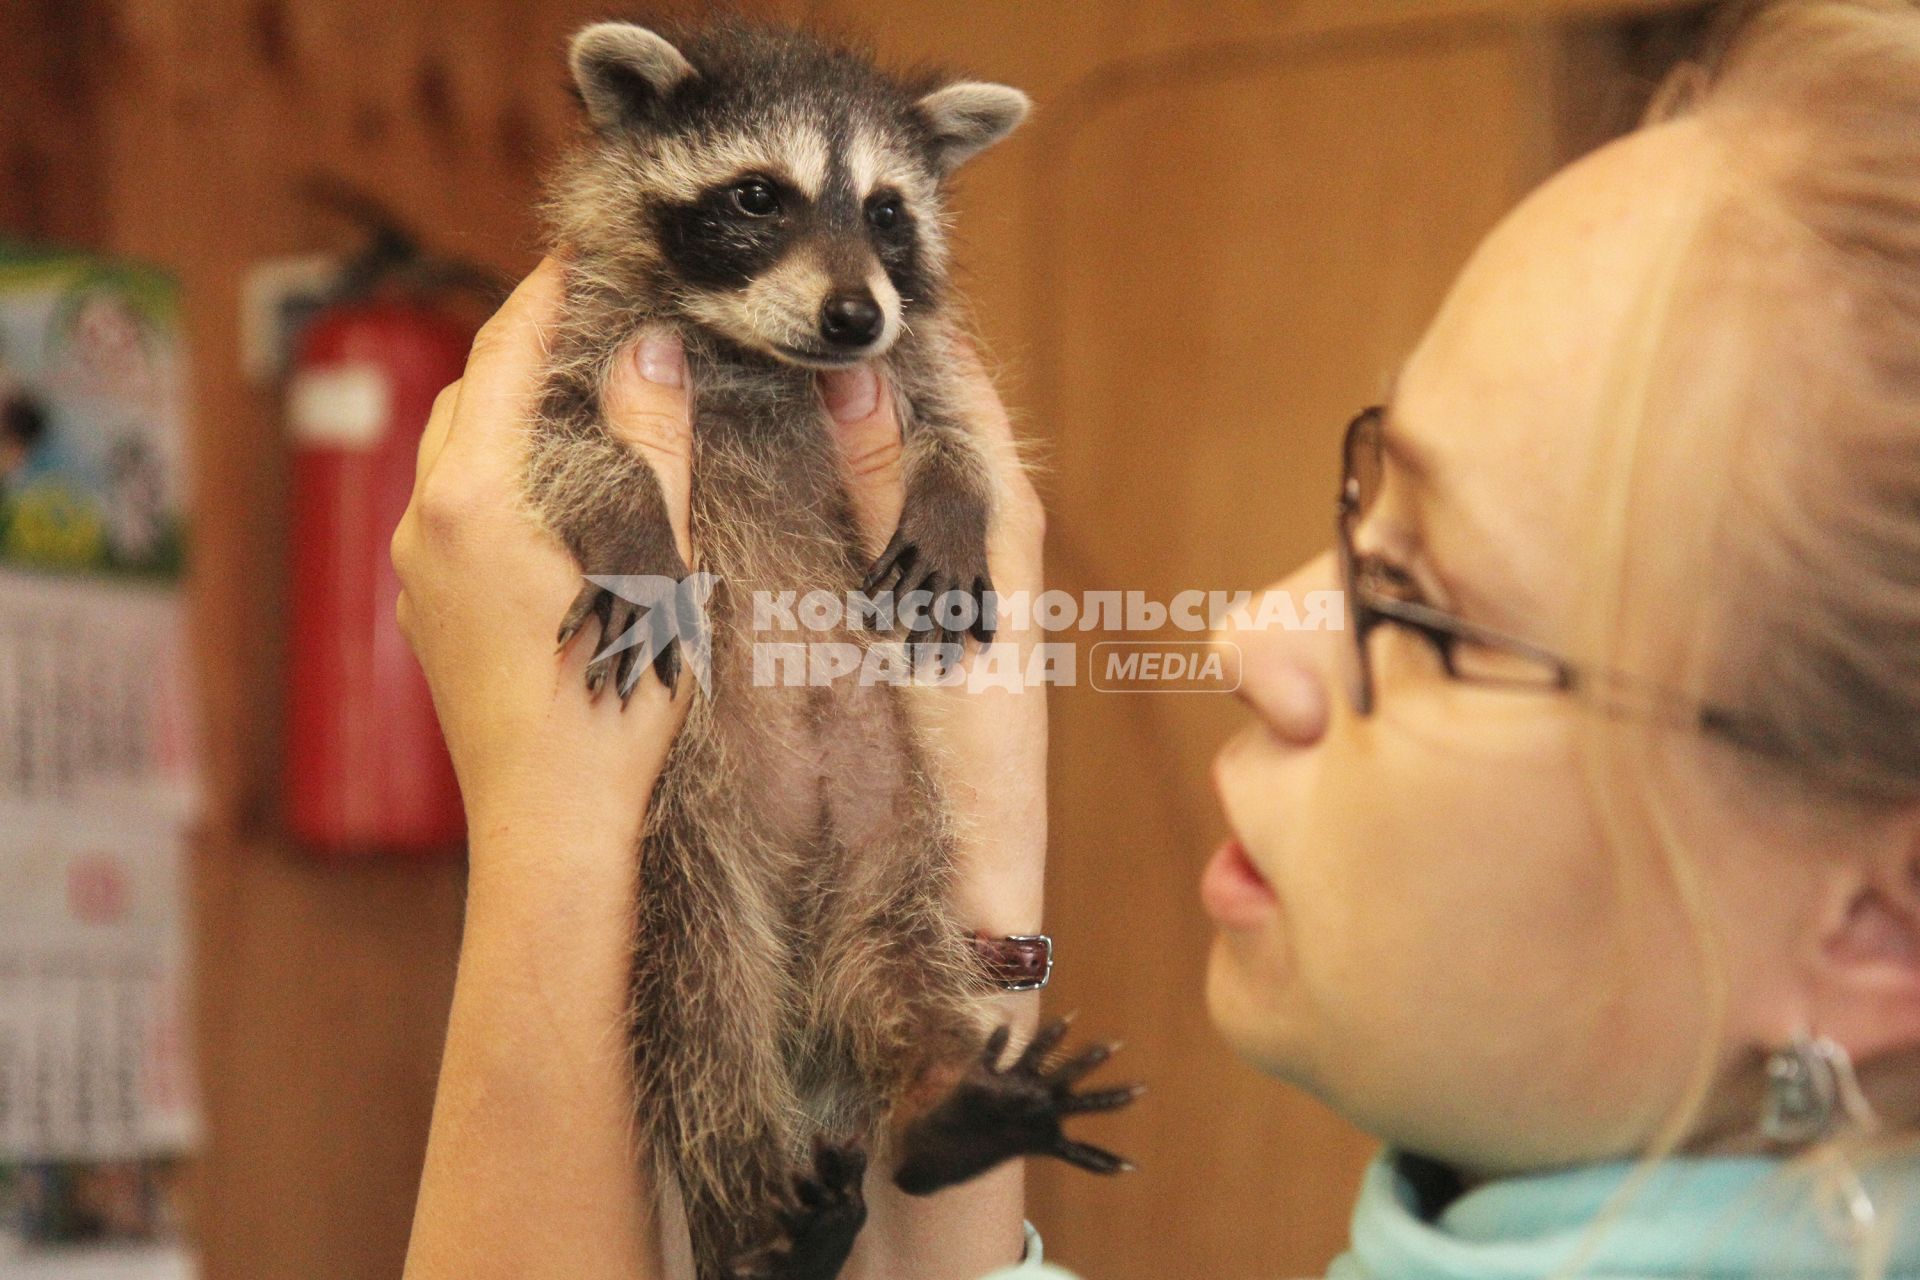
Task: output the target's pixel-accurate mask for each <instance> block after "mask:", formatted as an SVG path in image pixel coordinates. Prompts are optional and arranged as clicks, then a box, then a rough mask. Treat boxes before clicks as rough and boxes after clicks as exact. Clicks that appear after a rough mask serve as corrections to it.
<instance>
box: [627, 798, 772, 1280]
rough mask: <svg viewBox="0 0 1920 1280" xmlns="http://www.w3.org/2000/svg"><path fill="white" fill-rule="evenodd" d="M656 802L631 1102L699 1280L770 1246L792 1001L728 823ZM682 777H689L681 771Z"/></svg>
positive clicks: (644, 894) (760, 893)
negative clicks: (675, 1203)
mask: <svg viewBox="0 0 1920 1280" xmlns="http://www.w3.org/2000/svg"><path fill="white" fill-rule="evenodd" d="M677 763H679V762H670V763H669V766H668V770H669V772H668V775H667V777H666V778H664V779H663V786H662V787H661V789H660V791H659V792H658V793H657V794H656V797H655V802H654V805H653V807H652V810H651V811H650V814H649V828H650V829H649V832H648V836H647V840H646V846H645V848H644V849H643V851H642V857H641V880H642V885H641V892H640V906H639V915H638V920H637V922H636V927H635V948H636V949H635V957H634V982H633V1006H632V1022H633V1060H634V1084H635V1093H634V1104H635V1117H636V1121H637V1128H638V1133H639V1136H640V1138H641V1140H642V1141H643V1142H644V1143H645V1144H646V1149H647V1151H648V1152H649V1155H650V1158H651V1162H652V1165H653V1168H654V1173H655V1176H656V1178H657V1179H659V1185H662V1186H665V1185H668V1184H669V1183H671V1184H672V1185H676V1186H678V1188H679V1190H680V1194H681V1199H682V1202H683V1205H684V1207H685V1210H686V1217H687V1225H688V1229H689V1233H690V1235H691V1239H692V1246H693V1256H694V1262H695V1265H696V1267H697V1270H698V1273H699V1276H700V1280H721V1277H723V1276H725V1274H726V1272H727V1268H728V1266H729V1264H730V1263H732V1262H733V1261H734V1260H735V1259H736V1258H737V1257H738V1256H739V1255H740V1254H741V1253H743V1252H745V1251H746V1250H748V1249H750V1248H753V1247H756V1246H758V1245H761V1244H764V1243H765V1237H766V1235H767V1233H768V1232H769V1230H770V1229H771V1227H770V1223H771V1216H770V1214H771V1209H772V1207H773V1205H774V1203H775V1201H776V1198H777V1197H778V1196H779V1195H780V1193H781V1192H783V1191H784V1190H785V1189H786V1188H787V1186H788V1185H789V1183H790V1179H791V1177H792V1173H793V1170H794V1168H795V1167H796V1164H797V1162H798V1160H799V1158H800V1154H801V1152H802V1151H803V1150H804V1148H805V1143H806V1135H804V1134H803V1133H801V1132H799V1131H798V1130H799V1127H800V1126H799V1108H798V1107H797V1105H796V1102H795V1098H794V1091H793V1086H792V1083H791V1080H790V1078H789V1071H788V1068H787V1050H788V1047H789V1045H790V1042H791V1036H792V1032H791V1027H792V1026H793V1023H794V1020H795V1017H796V1015H797V1012H798V1006H799V999H798V996H797V995H796V993H795V991H794V987H793V979H792V975H791V973H790V970H789V966H788V962H787V960H786V956H787V954H788V948H787V945H786V943H785V940H784V938H783V936H782V932H781V924H780V916H779V914H778V911H779V909H778V906H777V903H776V902H775V900H774V895H773V893H772V892H771V891H770V886H768V885H766V884H764V883H758V882H756V879H755V878H754V877H753V876H751V875H750V874H749V873H748V870H747V868H748V867H749V866H750V865H751V862H750V860H746V859H742V858H741V857H740V854H741V853H742V852H743V850H739V849H734V850H724V851H723V850H721V849H719V848H716V847H715V841H716V840H717V839H722V838H724V837H723V835H721V834H720V833H723V832H724V831H725V830H726V827H725V826H724V824H716V823H714V822H712V821H711V820H705V821H699V820H696V818H695V815H693V814H692V813H690V812H688V810H687V808H686V807H685V805H684V801H685V799H686V797H684V796H680V795H676V794H675V793H674V792H675V787H674V785H673V782H674V772H675V765H676V764H677ZM682 776H684V775H682Z"/></svg>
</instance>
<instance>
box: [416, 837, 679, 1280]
mask: <svg viewBox="0 0 1920 1280" xmlns="http://www.w3.org/2000/svg"><path fill="white" fill-rule="evenodd" d="M558 808H560V806H551V805H548V804H545V803H543V802H541V801H538V800H536V801H534V802H533V803H530V804H525V805H519V806H507V811H509V812H511V813H512V814H513V816H512V817H511V818H508V819H500V820H485V819H481V820H478V821H476V822H475V827H474V830H473V832H472V835H471V840H472V861H473V872H472V878H471V880H470V882H469V886H468V895H467V919H466V929H465V934H464V938H463V941H462V945H461V955H460V970H459V976H458V979H457V981H456V983H455V986H454V997H453V1008H452V1014H451V1017H450V1019H449V1022H448V1027H447V1042H446V1051H445V1054H444V1057H443V1059H442V1062H441V1066H440V1084H439V1090H438V1093H437V1094H436V1096H435V1099H434V1109H433V1125H432V1130H431V1135H430V1137H429V1140H428V1145H427V1160H426V1168H425V1171H424V1173H423V1175H422V1178H421V1184H420V1198H419V1202H418V1205H417V1207H416V1210H415V1216H414V1226H413V1237H412V1240H411V1243H410V1245H409V1247H408V1251H407V1266H406V1280H454V1278H456V1277H457V1278H458V1280H490V1278H491V1277H501V1278H502V1280H505V1278H506V1277H512V1278H513V1280H545V1278H546V1277H554V1280H561V1278H564V1280H598V1278H599V1277H607V1278H608V1280H614V1278H616V1277H617V1278H618V1280H656V1278H657V1277H659V1276H661V1274H662V1269H661V1262H660V1254H659V1247H658V1232H657V1227H656V1224H655V1222H654V1220H653V1212H652V1206H653V1203H654V1196H653V1195H652V1192H651V1188H650V1187H649V1186H648V1183H647V1179H646V1177H645V1175H644V1173H643V1162H642V1161H641V1160H640V1158H639V1153H638V1152H636V1151H635V1150H634V1148H633V1138H632V1132H633V1131H632V1123H631V1118H632V1110H631V1097H632V1094H631V1087H630V1084H629V1081H630V1078H631V1076H630V1071H629V1068H628V1059H627V1033H626V1017H625V1014H626V1007H627V978H628V974H629V971H630V953H631V946H632V912H633V903H634V894H635V875H634V872H635V858H634V850H635V838H636V835H637V827H636V824H635V823H634V821H633V817H632V811H631V809H629V810H628V811H627V814H626V815H625V816H624V818H623V817H622V815H620V814H619V812H618V809H617V808H614V807H611V806H610V809H609V812H606V813H590V812H583V811H581V810H580V809H579V808H578V807H577V806H576V807H571V808H566V809H565V811H560V812H557V811H553V810H555V809H558Z"/></svg>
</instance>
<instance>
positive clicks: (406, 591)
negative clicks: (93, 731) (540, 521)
mask: <svg viewBox="0 0 1920 1280" xmlns="http://www.w3.org/2000/svg"><path fill="white" fill-rule="evenodd" d="M559 299H560V272H559V269H558V267H557V266H556V265H555V264H554V263H552V262H547V263H543V264H542V265H541V267H540V268H539V269H538V270H536V271H535V272H534V273H533V275H531V276H530V277H528V279H527V280H526V281H525V282H524V283H523V284H522V285H521V286H520V288H519V289H518V290H516V291H515V293H514V295H513V297H512V298H510V299H509V300H508V302H507V303H506V305H505V306H504V307H502V308H501V310H500V313H499V314H498V315H497V316H495V317H494V319H493V320H492V321H491V322H490V323H489V324H488V325H487V327H486V328H485V329H484V330H483V331H482V333H481V335H480V337H479V339H478V340H477V341H476V342H475V344H474V350H473V355H472V358H471V359H470V361H469V363H468V366H467V372H466V376H465V377H464V378H462V379H461V381H460V382H458V383H455V384H454V385H453V386H451V387H449V388H447V390H446V391H445V392H444V393H442V395H441V397H440V399H439V401H438V402H437V403H436V405H435V407H434V412H433V416H432V419H431V421H430V423H429V425H428V428H427V432H426V435H425V437H424V438H423V439H422V441H421V448H420V464H419V469H418V471H417V473H416V476H415V488H414V495H413V501H412V503H411V505H410V506H409V507H408V510H407V513H406V516H405V518H404V519H403V520H402V522H401V524H400V527H399V529H398V530H396V532H395V534H394V539H393V557H394V564H395V566H396V568H397V569H398V571H399V574H400V580H401V583H402V586H403V593H402V596H401V600H400V620H401V626H402V629H403V630H404V631H405V632H406V635H407V638H408V640H409V642H410V643H411V644H412V645H413V647H414V650H415V652H416V653H417V654H418V655H419V657H420V661H421V665H422V667H423V668H424V669H425V671H426V673H427V678H428V681H429V683H430V684H431V686H432V689H433V696H434V706H435V709H436V710H437V711H438V713H439V716H440V722H441V727H442V729H443V731H444V733H445V735H446V739H447V746H448V749H449V751H450V752H451V753H452V756H453V762H454V768H455V770H456V771H457V773H458V774H459V777H460V788H461V794H462V796H463V798H464V800H465V803H466V808H467V821H468V827H469V832H470V837H469V838H470V861H471V872H470V879H469V883H468V892H467V917H466V928H465V933H464V937H463V940H462V944H461V954H460V969H459V976H458V979H457V981H456V983H455V986H454V998H453V1009H452V1014H451V1018H450V1020H449V1023H448V1028H447V1043H446V1051H445V1054H444V1057H443V1059H442V1061H441V1068H440V1084H439V1091H438V1093H437V1095H436V1097H435V1100H434V1112H433V1125H432V1130H431V1133H430V1136H429V1139H428V1145H427V1161H426V1169H425V1172H424V1174H423V1176H422V1178H421V1184H420V1197H419V1202H418V1205H417V1207H416V1209H415V1215H414V1229H413V1237H412V1241H411V1243H410V1246H409V1248H408V1252H407V1266H406V1276H407V1278H408V1280H442V1278H443V1277H446V1278H453V1277H458V1278H459V1280H487V1278H488V1277H495V1276H497V1277H502V1280H504V1278H506V1277H513V1280H540V1278H541V1277H548V1276H551V1277H554V1278H555V1280H560V1278H561V1277H564V1278H565V1280H583V1278H589V1277H599V1276H606V1277H620V1280H654V1278H656V1277H659V1276H660V1275H661V1274H662V1272H661V1267H660V1262H659V1251H658V1240H657V1238H656V1229H655V1224H654V1223H653V1221H652V1217H651V1214H650V1212H649V1209H650V1206H651V1204H652V1202H653V1196H652V1194H651V1189H650V1188H649V1187H648V1186H647V1184H646V1179H645V1177H644V1175H643V1174H642V1173H641V1168H642V1164H641V1162H640V1160H639V1159H638V1158H637V1157H636V1155H635V1153H634V1151H633V1148H632V1142H631V1123H630V1116H631V1101H630V1100H631V1088H630V1085H629V1083H628V1082H629V1078H630V1076H629V1072H628V1068H627V1046H626V1030H625V1028H626V1018H625V1014H626V1007H627V979H628V974H629V972H630V959H631V948H632V912H633V903H634V894H635V868H636V863H635V850H636V848H637V842H638V836H639V831H640V823H641V819H642V816H643V813H644V806H645V801H646V797H647V795H648V793H649V791H650V790H651V788H652V786H653V781H654V778H655V777H656V776H657V775H658V772H659V769H660V766H661V763H662V762H663V761H664V760H665V758H666V752H667V748H668V746H669V745H670V743H671V741H672V738H673V734H674V731H675V730H676V729H677V727H678V725H679V721H680V716H681V715H682V714H683V712H684V710H685V707H686V703H687V700H688V699H687V697H686V695H685V694H684V693H683V694H682V695H681V696H680V697H679V698H677V699H669V698H668V697H667V695H666V692H665V691H664V690H662V689H661V688H660V687H659V686H658V684H657V682H655V681H652V680H647V681H643V682H642V684H641V686H640V688H639V689H638V690H637V691H636V692H635V694H634V697H633V700H632V702H631V704H630V705H628V706H627V708H626V709H625V711H624V712H623V711H622V710H621V708H620V703H619V700H618V699H617V698H613V697H610V696H609V697H603V698H601V699H600V700H599V701H598V702H597V703H595V702H590V701H589V700H588V698H587V695H586V692H585V688H584V683H583V671H584V668H585V664H586V660H587V658H588V656H590V655H589V650H590V649H591V648H592V647H593V644H594V642H595V641H596V640H597V637H595V636H592V635H588V636H585V637H583V638H582V639H581V640H580V641H579V642H577V643H575V644H574V645H573V646H571V648H570V649H569V651H568V652H567V653H566V654H565V655H564V657H556V655H555V652H554V628H555V626H556V625H557V622H558V620H559V619H560V618H561V617H562V616H563V615H564V614H565V612H566V609H567V606H568V604H569V603H570V602H571V601H572V599H573V595H574V592H575V590H576V588H577V586H578V582H579V574H578V570H577V569H576V568H575V566H574V565H573V564H572V562H571V561H570V560H569V558H568V557H567V555H566V553H565V552H564V551H563V550H562V549H561V548H560V547H559V546H558V545H557V544H556V543H555V542H554V540H553V539H552V538H551V537H549V536H548V535H546V534H545V533H544V532H543V531H542V530H541V529H540V528H539V527H538V525H537V524H536V523H535V522H534V520H533V519H532V517H531V516H530V515H528V514H527V513H526V511H525V506H524V503H523V502H522V500H521V496H520V495H521V490H520V485H521V468H522V466H523V463H524V457H525V440H526V429H527V428H526V424H527V422H528V421H529V418H530V414H531V407H532V403H533V397H534V395H535V392H536V388H537V385H538V380H539V376H540V369H541V366H542V363H543V361H544V359H545V349H544V345H543V343H542V332H543V330H544V329H545V327H546V326H547V325H548V324H549V323H550V322H551V320H552V318H553V316H554V315H555V313H556V311H557V309H558V306H559ZM675 355H676V353H675V351H674V350H672V349H671V348H669V349H667V350H666V351H664V353H663V352H662V351H661V350H658V349H656V350H653V351H651V352H649V356H650V358H651V359H652V361H653V367H654V373H655V376H656V377H662V378H665V379H666V381H667V382H668V383H671V382H672V381H674V379H673V378H672V368H673V363H672V362H673V360H674V358H675ZM663 360H664V361H665V362H666V363H665V364H664V365H663V364H662V363H661V362H662V361H663ZM662 368H664V369H665V370H666V372H665V373H661V372H660V370H661V369H662ZM608 414H609V418H610V425H611V426H612V427H613V428H614V430H615V431H616V432H617V433H619V434H621V435H622V436H624V437H625V438H626V439H627V440H628V441H629V442H630V443H632V444H633V445H634V446H635V447H638V448H641V449H644V450H646V451H647V452H648V453H649V455H650V458H651V460H652V461H653V462H654V464H655V467H656V469H657V470H658V471H659V472H660V475H661V482H662V486H663V488H664V489H665V490H666V492H667V494H668V495H669V506H670V509H672V510H673V511H675V512H676V513H677V526H676V532H677V534H678V536H679V537H680V540H681V543H682V548H683V552H684V549H685V543H686V536H687V535H686V509H687V502H686V494H687V487H688V480H687V473H688V469H687V464H686V457H687V449H686V448H685V442H684V436H685V431H686V426H685V424H686V412H685V398H684V392H683V391H682V390H680V389H679V388H678V387H677V386H673V385H663V384H661V383H657V382H649V381H647V380H646V379H645V378H643V377H642V376H641V375H640V362H639V360H638V359H637V358H636V359H629V360H627V361H625V362H623V364H622V367H621V369H620V371H619V372H618V374H617V375H616V377H615V379H614V382H613V385H612V387H611V388H610V394H609V397H608Z"/></svg>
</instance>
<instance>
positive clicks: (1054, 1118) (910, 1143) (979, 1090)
mask: <svg viewBox="0 0 1920 1280" xmlns="http://www.w3.org/2000/svg"><path fill="white" fill-rule="evenodd" d="M1066 1034H1067V1021H1066V1019H1064V1018H1062V1019H1059V1020H1057V1021H1054V1022H1051V1023H1049V1024H1047V1025H1046V1026H1045V1027H1042V1028H1041V1029H1040V1031H1039V1033H1038V1034H1036V1035H1035V1036H1034V1037H1033V1040H1032V1042H1031V1043H1029V1044H1028V1045H1027V1047H1026V1049H1025V1050H1024V1051H1023V1052H1022V1053H1021V1054H1020V1056H1019V1057H1018V1058H1016V1059H1015V1060H1014V1062H1013V1064H1012V1065H1011V1066H1008V1067H1004V1068H1003V1067H1002V1066H1001V1065H1000V1059H1001V1056H1002V1055H1003V1054H1004V1053H1005V1052H1006V1049H1007V1041H1008V1039H1009V1038H1010V1036H1011V1031H1010V1029H1009V1028H1007V1027H1001V1028H999V1029H998V1030H996V1031H995V1032H994V1033H993V1034H992V1035H991V1036H989V1037H988V1038H987V1045H986V1050H985V1051H984V1052H983V1053H982V1054H981V1055H980V1061H979V1062H977V1063H976V1064H975V1065H974V1067H973V1069H972V1070H971V1071H970V1072H968V1074H967V1077H966V1078H965V1079H964V1080H962V1081H961V1082H960V1083H959V1085H957V1086H956V1087H955V1088H954V1090H953V1092H952V1093H950V1094H948V1095H947V1097H946V1099H945V1100H944V1101H943V1102H941V1103H940V1104H939V1105H938V1106H936V1107H934V1108H933V1110H931V1111H929V1112H927V1113H926V1114H925V1115H923V1116H921V1117H920V1118H919V1119H917V1120H915V1121H914V1122H913V1123H912V1124H910V1125H908V1126H907V1127H906V1129H905V1131H904V1132H902V1134H901V1135H900V1163H899V1165H898V1167H897V1168H896V1169H895V1170H894V1174H893V1182H894V1185H895V1186H897V1187H899V1188H900V1189H901V1190H902V1191H904V1192H906V1193H907V1194H908V1195H914V1196H924V1195H931V1194H932V1193H933V1192H935V1191H938V1190H940V1189H941V1188H942V1187H951V1186H954V1185H956V1184H958V1183H962V1182H965V1181H967V1180H968V1179H969V1178H974V1177H977V1176H979V1175H980V1174H983V1173H985V1172H986V1171H987V1170H989V1169H991V1168H993V1167H994V1166H995V1165H997V1164H1000V1163H1001V1162H1002V1161H1005V1160H1011V1159H1013V1158H1014V1157H1015V1156H1053V1157H1055V1158H1057V1159H1061V1160H1065V1161H1066V1162H1067V1163H1068V1164H1072V1165H1078V1166H1079V1167H1080V1168H1082V1169H1087V1170H1090V1171H1091V1172H1093V1173H1109V1174H1111V1173H1123V1172H1125V1171H1127V1170H1129V1169H1131V1168H1133V1166H1132V1165H1131V1164H1130V1163H1128V1162H1127V1161H1126V1160H1124V1159H1122V1158H1121V1157H1119V1156H1117V1155H1115V1154H1114V1153H1113V1152H1111V1151H1106V1150H1103V1149H1102V1148H1100V1147H1096V1146H1093V1145H1091V1144H1089V1143H1085V1142H1075V1141H1074V1140H1073V1139H1071V1138H1069V1137H1067V1135H1066V1134H1065V1133H1064V1132H1063V1131H1062V1129H1061V1121H1063V1120H1065V1119H1066V1118H1067V1117H1068V1116H1073V1115H1080V1114H1083V1113H1085V1112H1091V1111H1114V1110H1117V1109H1119V1108H1120V1107H1124V1106H1126V1105H1127V1104H1128V1103H1130V1102H1132V1101H1133V1100H1134V1099H1135V1098H1138V1097H1139V1096H1140V1095H1141V1094H1142V1093H1144V1092H1145V1086H1143V1085H1137V1084H1130V1085H1121V1086H1120V1087H1118V1088H1114V1089H1101V1090H1099V1091H1097V1092H1094V1093H1075V1092H1074V1091H1073V1086H1074V1084H1075V1083H1076V1082H1077V1081H1079V1079H1080V1078H1081V1077H1082V1076H1085V1075H1086V1074H1087V1073H1088V1072H1090V1071H1092V1070H1093V1069H1094V1068H1095V1067H1098V1066H1099V1065H1100V1064H1101V1063H1103V1062H1105V1061H1106V1060H1107V1059H1108V1058H1111V1057H1112V1056H1113V1054H1114V1051H1115V1049H1117V1048H1118V1046H1117V1045H1113V1044H1096V1045H1094V1046H1092V1047H1091V1048H1089V1049H1086V1050H1084V1051H1082V1052H1081V1053H1080V1054H1078V1055H1077V1056H1075V1057H1072V1058H1069V1059H1068V1060H1067V1061H1065V1062H1063V1063H1061V1064H1059V1065H1058V1066H1054V1067H1052V1068H1049V1067H1048V1063H1047V1059H1048V1058H1049V1056H1050V1055H1052V1053H1053V1051H1054V1050H1055V1049H1056V1048H1058V1047H1059V1045H1060V1042H1061V1040H1063V1039H1064V1038H1065V1037H1066Z"/></svg>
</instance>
